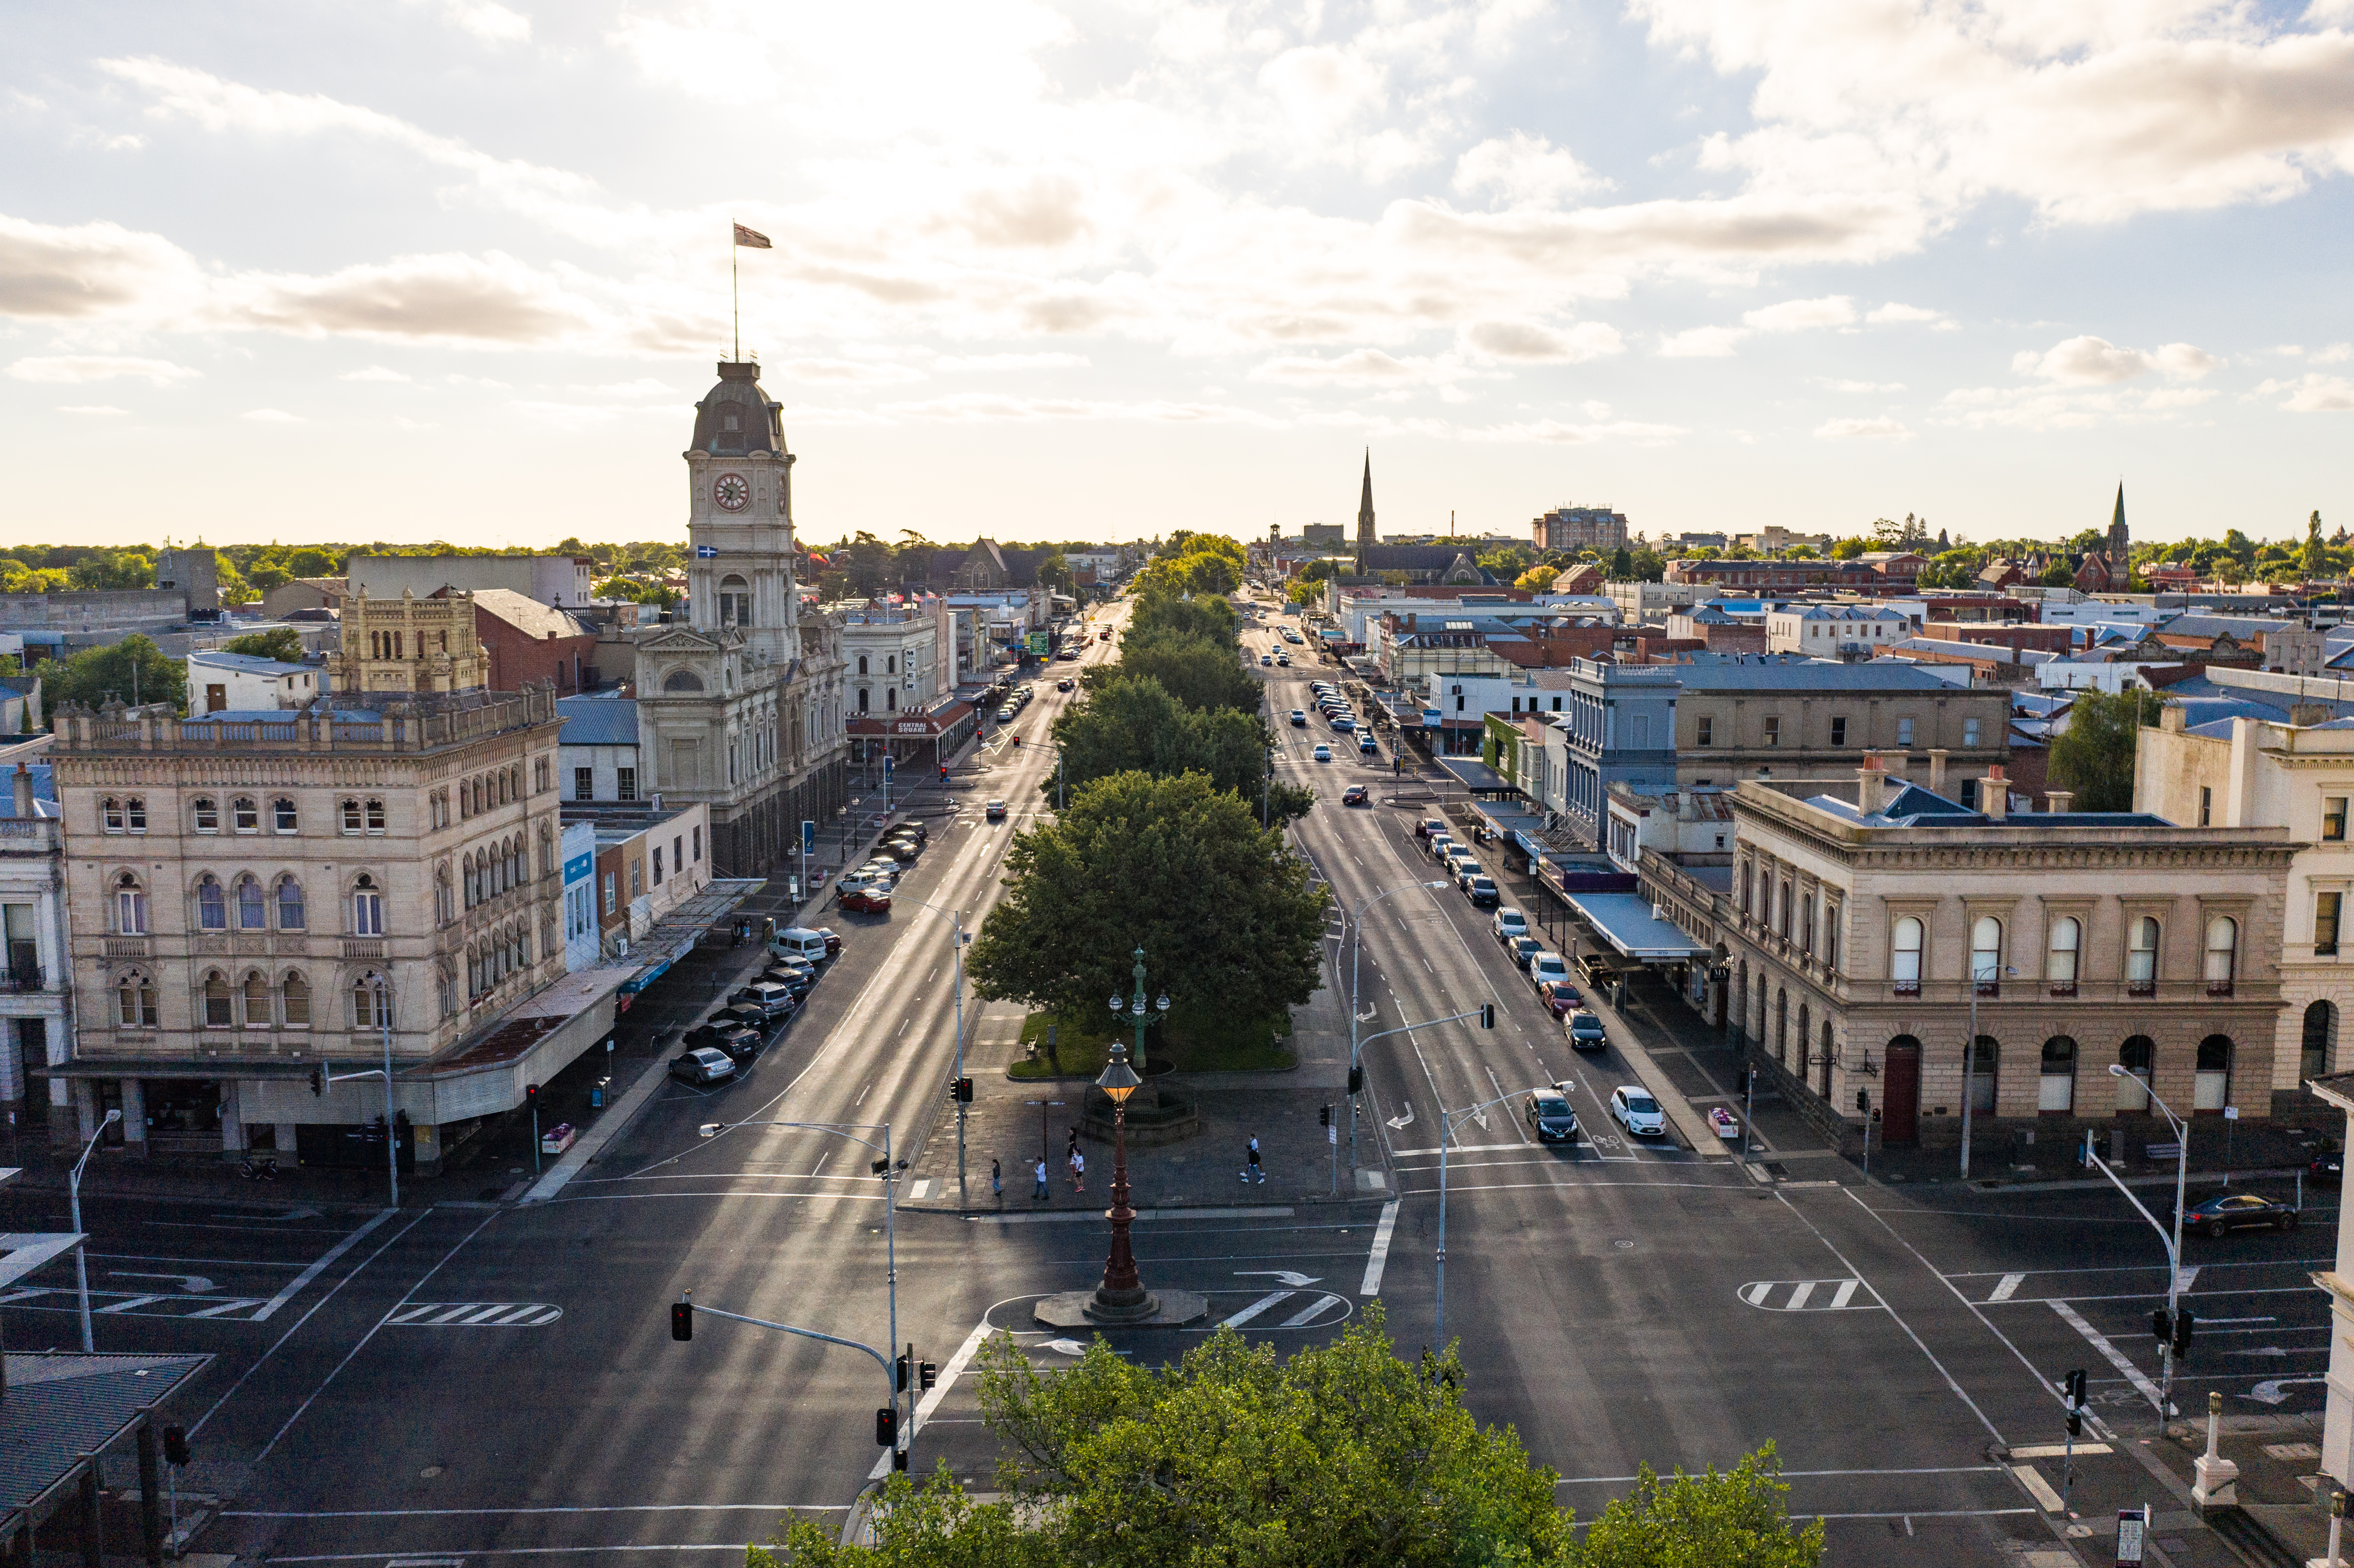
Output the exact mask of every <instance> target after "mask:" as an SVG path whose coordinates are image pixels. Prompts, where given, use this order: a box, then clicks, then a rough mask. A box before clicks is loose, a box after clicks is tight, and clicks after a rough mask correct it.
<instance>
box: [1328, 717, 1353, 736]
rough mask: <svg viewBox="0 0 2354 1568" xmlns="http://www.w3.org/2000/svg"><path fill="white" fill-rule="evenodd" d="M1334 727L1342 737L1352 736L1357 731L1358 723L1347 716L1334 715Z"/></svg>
mask: <svg viewBox="0 0 2354 1568" xmlns="http://www.w3.org/2000/svg"><path fill="white" fill-rule="evenodd" d="M1332 727H1333V728H1334V729H1336V730H1339V731H1340V732H1341V734H1342V735H1349V734H1352V733H1354V731H1355V730H1356V727H1357V721H1356V720H1355V719H1352V718H1351V717H1350V716H1349V715H1347V714H1334V715H1332Z"/></svg>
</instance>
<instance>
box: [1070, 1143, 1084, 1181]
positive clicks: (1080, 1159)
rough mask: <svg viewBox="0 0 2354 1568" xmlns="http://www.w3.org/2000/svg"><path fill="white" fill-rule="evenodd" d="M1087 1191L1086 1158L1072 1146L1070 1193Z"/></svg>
mask: <svg viewBox="0 0 2354 1568" xmlns="http://www.w3.org/2000/svg"><path fill="white" fill-rule="evenodd" d="M1071 1191H1072V1192H1086V1191H1087V1156H1086V1155H1084V1154H1082V1153H1080V1152H1079V1150H1078V1149H1077V1148H1076V1146H1074V1147H1073V1148H1072V1150H1071Z"/></svg>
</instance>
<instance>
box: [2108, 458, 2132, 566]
mask: <svg viewBox="0 0 2354 1568" xmlns="http://www.w3.org/2000/svg"><path fill="white" fill-rule="evenodd" d="M2132 551H2133V537H2132V535H2129V534H2128V533H2126V482H2125V481H2124V480H2119V481H2117V504H2116V509H2115V511H2113V512H2111V513H2110V514H2109V560H2110V561H2111V562H2112V563H2113V564H2114V565H2115V567H2117V568H2118V569H2119V570H2120V571H2122V570H2123V569H2124V567H2125V566H2126V563H2127V562H2128V561H2130V560H2131V559H2132Z"/></svg>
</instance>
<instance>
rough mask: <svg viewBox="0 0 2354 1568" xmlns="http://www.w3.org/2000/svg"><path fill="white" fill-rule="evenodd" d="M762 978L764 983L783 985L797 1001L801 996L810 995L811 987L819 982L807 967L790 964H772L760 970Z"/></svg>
mask: <svg viewBox="0 0 2354 1568" xmlns="http://www.w3.org/2000/svg"><path fill="white" fill-rule="evenodd" d="M760 979H761V980H762V981H763V982H764V983H766V984H769V985H780V986H783V987H784V988H785V989H786V990H787V991H790V992H792V997H793V1000H794V1001H801V998H803V997H805V996H807V995H809V993H810V987H811V986H813V985H815V984H816V983H817V977H816V976H815V975H813V974H811V973H810V972H809V971H808V970H807V969H794V968H793V967H792V966H791V965H790V964H770V965H769V967H768V968H767V969H763V970H761V971H760Z"/></svg>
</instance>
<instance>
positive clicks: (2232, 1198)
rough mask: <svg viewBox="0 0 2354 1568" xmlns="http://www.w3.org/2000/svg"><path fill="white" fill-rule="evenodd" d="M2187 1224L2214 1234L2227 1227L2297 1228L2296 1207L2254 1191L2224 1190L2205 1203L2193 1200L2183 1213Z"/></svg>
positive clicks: (2235, 1228)
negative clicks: (2188, 1208) (2187, 1209)
mask: <svg viewBox="0 0 2354 1568" xmlns="http://www.w3.org/2000/svg"><path fill="white" fill-rule="evenodd" d="M2182 1223H2183V1224H2184V1225H2185V1226H2187V1227H2189V1228H2190V1229H2191V1230H2194V1231H2203V1232H2204V1233H2206V1234H2208V1235H2211V1236H2220V1235H2222V1234H2224V1233H2225V1232H2227V1231H2244V1230H2248V1229H2251V1228H2257V1229H2263V1230H2278V1231H2293V1230H2295V1229H2296V1210H2295V1209H2293V1208H2291V1207H2289V1206H2288V1205H2287V1204H2286V1203H2284V1202H2279V1201H2278V1200H2277V1199H2274V1198H2266V1197H2263V1196H2261V1195H2259V1194H2257V1193H2254V1192H2224V1193H2221V1194H2220V1195H2218V1196H2216V1197H2212V1198H2210V1199H2208V1200H2207V1201H2206V1202H2203V1203H2193V1204H2192V1205H2191V1206H2190V1210H2189V1211H2188V1212H2187V1213H2184V1214H2183V1216H2182Z"/></svg>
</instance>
